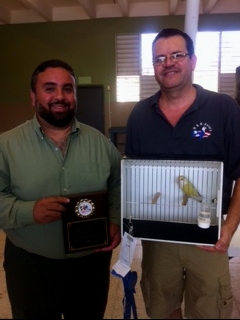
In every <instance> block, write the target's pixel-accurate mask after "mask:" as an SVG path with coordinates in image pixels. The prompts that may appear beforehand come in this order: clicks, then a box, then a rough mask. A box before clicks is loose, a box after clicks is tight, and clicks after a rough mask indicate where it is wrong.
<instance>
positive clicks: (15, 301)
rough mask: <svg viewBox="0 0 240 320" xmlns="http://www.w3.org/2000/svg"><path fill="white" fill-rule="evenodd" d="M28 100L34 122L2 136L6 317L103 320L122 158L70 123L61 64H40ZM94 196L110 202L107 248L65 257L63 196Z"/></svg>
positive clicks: (0, 207)
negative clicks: (105, 197)
mask: <svg viewBox="0 0 240 320" xmlns="http://www.w3.org/2000/svg"><path fill="white" fill-rule="evenodd" d="M30 95H31V101H32V105H33V107H34V108H35V115H34V117H33V119H32V120H30V121H27V122H26V123H24V124H22V125H19V126H18V127H16V128H13V129H12V130H9V131H8V132H5V133H3V134H2V135H1V136H0V228H1V229H3V230H4V232H5V233H6V243H5V251H4V269H5V274H6V284H7V290H8V295H9V300H10V303H11V309H12V315H13V318H14V319H61V318H62V317H64V319H68V318H69V319H75V318H78V319H83V318H88V319H93V318H94V319H98V318H103V316H104V312H105V308H106V303H107V296H108V289H109V278H110V262H111V256H112V250H113V249H114V248H116V247H117V246H118V244H119V243H120V240H121V233H120V162H121V155H120V153H119V152H118V151H117V149H116V148H115V146H114V145H113V144H112V143H111V142H110V141H109V140H108V139H107V138H106V137H105V136H104V135H103V134H102V133H100V132H99V131H98V130H96V129H94V128H92V127H90V126H87V125H85V124H83V123H81V122H78V121H77V119H76V118H75V111H76V108H77V100H76V80H75V75H74V71H73V69H72V67H71V66H70V65H68V64H67V63H66V62H64V61H61V60H48V61H44V62H42V63H41V64H40V65H39V66H38V67H37V68H36V69H35V71H34V72H33V74H32V79H31V92H30ZM96 107H97V106H96ZM93 116H94V115H93ZM99 190H100V191H101V190H102V191H104V192H107V195H108V202H107V203H108V211H109V220H110V223H109V229H110V230H109V238H110V239H109V244H108V245H107V246H105V247H99V248H95V249H94V248H89V249H87V250H80V251H77V252H74V253H73V254H70V255H69V254H66V250H65V247H64V237H63V230H62V214H63V212H65V210H66V207H67V205H68V204H69V203H70V198H68V196H70V195H76V194H80V193H86V192H95V191H96V192H97V191H99Z"/></svg>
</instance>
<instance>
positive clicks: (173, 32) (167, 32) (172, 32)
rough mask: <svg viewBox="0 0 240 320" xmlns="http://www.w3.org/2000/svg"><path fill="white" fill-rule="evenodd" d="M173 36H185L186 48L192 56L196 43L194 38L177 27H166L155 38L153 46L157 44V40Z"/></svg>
mask: <svg viewBox="0 0 240 320" xmlns="http://www.w3.org/2000/svg"><path fill="white" fill-rule="evenodd" d="M173 36H181V37H183V38H184V40H185V42H186V48H187V52H188V53H189V56H190V57H191V56H192V55H193V54H194V45H193V41H192V39H191V38H190V37H189V35H188V34H187V33H185V32H183V31H181V30H179V29H175V28H166V29H162V30H161V31H160V32H159V33H158V34H157V35H156V37H155V38H154V40H153V43H152V48H153V46H154V45H155V43H156V41H157V40H158V39H160V38H169V37H173Z"/></svg>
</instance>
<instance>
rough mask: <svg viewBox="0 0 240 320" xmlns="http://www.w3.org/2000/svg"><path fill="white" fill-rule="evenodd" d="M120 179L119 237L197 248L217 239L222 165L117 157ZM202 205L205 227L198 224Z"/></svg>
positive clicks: (209, 162)
mask: <svg viewBox="0 0 240 320" xmlns="http://www.w3.org/2000/svg"><path fill="white" fill-rule="evenodd" d="M121 179H122V185H121V221H122V232H123V234H124V232H125V231H126V232H128V233H131V234H132V235H133V236H134V237H136V238H140V239H145V240H155V241H163V242H175V243H186V244H198V245H199V244H200V245H214V244H215V243H216V242H217V240H218V239H219V238H220V227H221V216H222V214H221V211H222V184H223V163H222V162H218V161H195V160H193V161H187V160H146V159H145V160H142V159H129V158H123V159H122V162H121ZM203 204H204V205H207V206H208V207H209V216H210V217H209V220H208V221H209V224H208V225H205V224H201V223H200V222H201V221H202V220H201V219H202V217H201V215H202V214H204V213H203V212H202V205H203Z"/></svg>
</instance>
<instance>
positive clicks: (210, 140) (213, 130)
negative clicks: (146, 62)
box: [125, 85, 240, 211]
mask: <svg viewBox="0 0 240 320" xmlns="http://www.w3.org/2000/svg"><path fill="white" fill-rule="evenodd" d="M194 87H195V88H196V89H197V95H196V99H195V101H194V102H193V104H192V105H191V106H190V107H189V108H188V109H187V110H186V112H185V113H184V114H183V115H182V116H181V118H180V120H179V121H178V123H177V124H176V126H175V127H173V126H172V125H171V124H170V123H169V122H168V120H167V119H166V117H165V116H164V114H163V113H162V112H161V111H160V110H159V107H158V102H159V98H160V95H161V91H158V92H157V93H156V94H155V95H153V96H151V97H149V98H147V99H145V100H141V101H139V102H138V103H137V104H136V105H135V106H134V108H133V110H132V112H131V114H130V116H129V118H128V122H127V135H126V147H125V154H126V156H127V157H131V158H142V159H148V158H156V159H164V158H167V159H185V160H188V159H189V160H190V159H191V160H217V161H222V162H223V163H224V184H223V191H224V194H225V196H224V197H223V201H224V199H228V198H229V199H230V196H231V192H232V182H233V180H236V179H237V178H239V177H240V106H239V105H238V103H237V102H236V101H235V100H234V99H233V98H232V97H230V96H228V95H226V94H220V93H216V92H212V91H209V90H206V89H204V88H202V87H201V86H199V85H194ZM224 202H225V201H224ZM226 202H228V201H227V200H226ZM223 206H224V204H223ZM223 211H225V210H223Z"/></svg>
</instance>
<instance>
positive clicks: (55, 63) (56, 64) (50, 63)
mask: <svg viewBox="0 0 240 320" xmlns="http://www.w3.org/2000/svg"><path fill="white" fill-rule="evenodd" d="M48 68H63V69H65V70H67V71H68V72H69V73H70V74H71V75H72V76H73V77H74V79H75V80H76V77H75V74H74V70H73V68H72V67H71V66H70V65H69V64H68V63H66V62H64V61H62V60H57V59H53V60H46V61H44V62H41V63H40V64H39V65H38V66H37V68H36V69H35V70H34V71H33V74H32V77H31V90H32V91H33V92H35V91H36V82H37V76H38V74H39V73H41V72H44V71H45V70H46V69H48Z"/></svg>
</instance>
